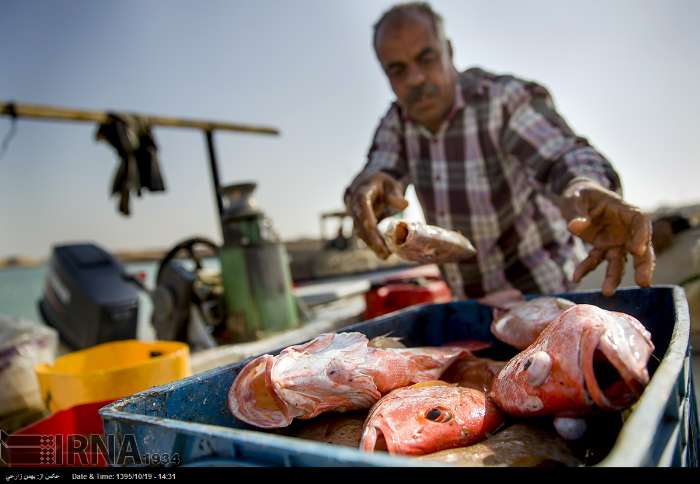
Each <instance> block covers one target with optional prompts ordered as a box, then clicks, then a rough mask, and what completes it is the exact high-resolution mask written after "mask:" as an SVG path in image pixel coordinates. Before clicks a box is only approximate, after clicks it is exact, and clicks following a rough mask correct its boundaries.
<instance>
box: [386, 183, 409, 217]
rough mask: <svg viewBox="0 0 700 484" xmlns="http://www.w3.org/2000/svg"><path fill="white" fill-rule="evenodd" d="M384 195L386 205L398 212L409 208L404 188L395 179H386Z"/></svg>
mask: <svg viewBox="0 0 700 484" xmlns="http://www.w3.org/2000/svg"><path fill="white" fill-rule="evenodd" d="M384 194H385V198H386V203H387V204H389V205H390V206H391V207H393V208H395V209H397V210H404V209H405V208H406V207H408V201H407V200H406V199H405V198H404V197H403V190H402V186H401V184H400V183H399V182H397V181H396V180H394V179H393V178H390V177H386V178H385V179H384Z"/></svg>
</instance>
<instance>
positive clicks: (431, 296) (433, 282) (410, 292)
mask: <svg viewBox="0 0 700 484" xmlns="http://www.w3.org/2000/svg"><path fill="white" fill-rule="evenodd" d="M451 300H452V293H451V292H450V289H449V287H447V284H446V283H445V281H443V280H442V279H441V278H439V277H435V276H426V277H418V278H405V279H390V280H387V281H386V282H384V283H382V284H378V285H373V286H372V287H371V288H370V290H369V291H367V292H366V293H365V304H366V309H365V314H364V317H365V319H372V318H376V317H377V316H381V315H383V314H387V313H391V312H394V311H398V310H399V309H403V308H406V307H408V306H414V305H416V304H424V303H431V304H435V303H444V302H450V301H451Z"/></svg>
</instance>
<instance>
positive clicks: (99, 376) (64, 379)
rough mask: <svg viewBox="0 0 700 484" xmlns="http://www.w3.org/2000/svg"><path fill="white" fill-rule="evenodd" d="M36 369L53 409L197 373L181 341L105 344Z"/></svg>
mask: <svg viewBox="0 0 700 484" xmlns="http://www.w3.org/2000/svg"><path fill="white" fill-rule="evenodd" d="M34 370H35V371H36V374H37V379H38V380H39V387H40V389H41V396H42V399H43V401H44V402H45V404H46V408H48V409H49V410H50V411H51V412H57V411H59V410H63V409H66V408H70V407H73V406H75V405H80V404H83V403H91V402H99V401H102V400H114V399H118V398H122V397H125V396H128V395H132V394H134V393H138V392H140V391H143V390H147V389H148V388H151V387H153V386H156V385H162V384H165V383H170V382H172V381H175V380H179V379H181V378H185V377H187V376H190V375H191V374H192V370H191V368H190V351H189V347H188V346H187V345H186V344H184V343H179V342H176V341H137V340H123V341H114V342H110V343H104V344H101V345H97V346H93V347H92V348H88V349H85V350H81V351H76V352H74V353H69V354H67V355H64V356H62V357H60V358H57V359H56V361H54V362H53V364H46V363H42V364H39V365H36V366H35V367H34Z"/></svg>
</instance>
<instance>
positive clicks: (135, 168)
mask: <svg viewBox="0 0 700 484" xmlns="http://www.w3.org/2000/svg"><path fill="white" fill-rule="evenodd" d="M107 118H108V119H107V121H105V122H104V123H102V124H100V125H99V126H98V128H97V131H96V133H95V139H96V140H97V141H104V142H106V143H108V144H109V145H110V146H111V147H112V148H113V149H114V151H115V152H116V153H117V155H118V156H119V159H120V163H119V166H118V167H117V170H116V172H115V174H114V178H113V180H112V195H116V194H119V205H118V206H119V211H120V212H121V213H122V214H124V215H130V208H129V198H130V195H131V193H136V195H138V196H139V197H140V196H141V190H142V189H144V188H146V189H148V190H149V191H151V192H162V191H165V182H164V181H163V177H162V175H161V172H160V167H159V163H158V145H157V144H156V142H155V138H154V136H153V133H152V132H151V127H150V126H149V125H148V124H146V123H145V122H144V121H143V120H142V119H140V118H138V117H136V116H131V115H128V114H121V113H119V114H117V113H107Z"/></svg>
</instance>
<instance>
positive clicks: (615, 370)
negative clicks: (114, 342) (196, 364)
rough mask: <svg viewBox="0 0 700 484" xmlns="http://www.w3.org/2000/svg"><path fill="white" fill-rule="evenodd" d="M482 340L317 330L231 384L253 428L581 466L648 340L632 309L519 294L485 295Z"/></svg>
mask: <svg viewBox="0 0 700 484" xmlns="http://www.w3.org/2000/svg"><path fill="white" fill-rule="evenodd" d="M479 302H480V303H482V304H486V305H489V306H490V307H492V311H493V322H492V325H491V332H492V333H493V335H494V336H495V337H496V338H497V339H499V340H501V341H503V342H505V343H507V344H508V345H511V346H512V347H513V348H515V349H516V350H517V351H519V352H518V353H517V354H516V355H515V356H514V357H512V358H511V359H510V360H508V361H498V360H494V359H490V358H484V357H481V356H477V355H476V354H475V353H477V352H478V350H480V349H484V347H487V346H488V344H486V345H485V344H483V343H479V342H474V343H469V342H453V343H451V344H450V343H448V344H446V345H444V346H440V347H416V348H407V347H405V346H404V345H403V344H402V343H401V341H400V340H399V339H398V338H391V337H387V336H386V335H385V336H382V337H378V338H374V339H372V340H370V339H368V338H367V337H366V336H365V335H363V334H361V333H356V332H348V333H333V334H323V335H321V336H319V337H318V338H315V339H314V340H312V341H310V342H308V343H305V344H302V345H295V346H290V347H288V348H286V349H284V350H283V351H282V352H281V353H280V354H278V355H276V356H272V355H263V356H260V357H258V358H255V359H253V360H252V361H250V362H249V363H248V364H246V365H245V366H244V368H243V369H242V370H241V371H240V373H239V374H238V376H237V377H236V379H235V381H234V382H233V384H232V386H231V388H230V390H229V408H230V410H231V412H232V413H233V415H234V416H235V417H236V418H238V419H240V420H242V421H244V422H247V423H249V424H251V425H253V426H256V427H259V428H263V429H279V430H280V431H282V430H284V431H287V434H288V435H293V436H296V437H300V438H306V439H311V440H317V441H320V442H326V443H331V444H336V445H344V446H349V447H355V448H359V449H361V450H363V451H367V452H375V451H384V452H389V453H391V454H400V455H409V456H416V457H418V458H420V459H429V460H433V461H439V462H443V463H446V464H451V465H462V466H535V465H566V466H575V465H582V464H583V462H582V461H581V460H580V459H579V458H578V457H576V456H575V455H574V454H573V453H572V451H571V446H570V445H569V444H571V443H572V442H575V441H576V440H577V439H581V438H582V437H583V435H584V434H585V433H586V430H587V420H586V419H587V418H589V417H591V416H595V415H600V414H605V413H606V412H616V411H622V410H625V409H627V408H629V407H630V405H632V404H633V403H634V402H635V401H636V400H637V399H638V398H639V396H640V395H641V393H642V391H643V390H644V388H645V386H646V385H647V383H648V381H649V374H648V371H647V362H648V360H649V357H650V356H651V354H652V351H653V350H654V345H653V343H652V341H651V335H650V333H649V332H648V331H647V330H646V329H645V328H644V326H643V325H642V324H641V323H640V322H639V321H638V320H637V319H635V318H634V317H632V316H630V315H628V314H624V313H619V312H614V311H607V310H604V309H601V308H599V307H597V306H593V305H588V304H574V303H573V302H571V301H567V300H564V299H561V298H554V297H541V298H536V299H531V300H529V301H525V300H524V299H523V298H522V295H521V294H520V293H517V292H512V291H511V292H505V293H498V294H495V295H491V296H488V297H486V298H483V299H481V300H480V301H479Z"/></svg>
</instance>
